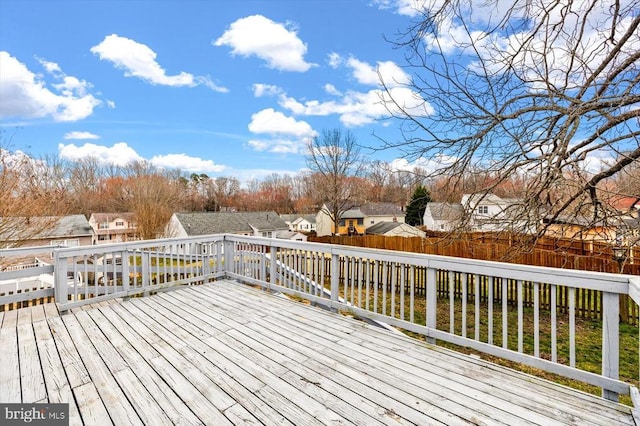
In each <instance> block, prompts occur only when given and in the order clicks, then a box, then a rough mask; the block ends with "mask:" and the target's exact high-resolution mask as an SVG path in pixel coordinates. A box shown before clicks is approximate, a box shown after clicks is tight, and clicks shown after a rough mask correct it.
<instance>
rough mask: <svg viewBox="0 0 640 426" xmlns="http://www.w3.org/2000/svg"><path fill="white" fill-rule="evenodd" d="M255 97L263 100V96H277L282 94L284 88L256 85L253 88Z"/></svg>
mask: <svg viewBox="0 0 640 426" xmlns="http://www.w3.org/2000/svg"><path fill="white" fill-rule="evenodd" d="M252 89H253V96H255V97H256V98H261V97H263V96H275V95H279V94H281V93H282V88H280V87H278V86H274V85H271V84H262V83H256V84H254V85H253V86H252Z"/></svg>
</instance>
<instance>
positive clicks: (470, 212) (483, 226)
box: [461, 193, 537, 233]
mask: <svg viewBox="0 0 640 426" xmlns="http://www.w3.org/2000/svg"><path fill="white" fill-rule="evenodd" d="M461 204H462V207H463V209H464V214H465V219H467V220H468V226H469V228H470V230H471V231H473V232H501V231H513V232H519V233H534V232H536V231H537V229H536V228H537V226H536V224H535V221H534V220H532V221H529V220H527V218H526V217H524V214H526V213H527V212H526V211H525V209H524V203H523V200H521V199H516V198H500V197H498V196H497V195H495V194H491V193H488V194H485V193H476V194H464V195H463V196H462V200H461Z"/></svg>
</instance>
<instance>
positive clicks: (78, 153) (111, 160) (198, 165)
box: [58, 132, 226, 173]
mask: <svg viewBox="0 0 640 426" xmlns="http://www.w3.org/2000/svg"><path fill="white" fill-rule="evenodd" d="M72 133H74V132H72ZM75 133H84V132H75ZM58 151H59V155H60V157H61V158H64V159H67V160H71V161H78V160H82V159H84V158H94V159H96V160H97V161H98V162H99V163H100V164H103V165H112V166H119V167H124V166H127V165H129V164H131V163H134V162H138V161H148V162H149V163H151V164H152V165H154V166H156V167H159V168H164V169H179V170H182V171H188V172H202V173H205V172H207V173H216V172H221V171H224V170H226V167H225V166H223V165H220V164H215V163H214V162H213V161H211V160H204V159H201V158H198V157H190V156H188V155H186V154H166V155H156V156H154V157H152V158H151V159H145V158H143V157H141V156H140V155H139V154H138V153H137V152H136V150H135V149H133V148H132V147H130V146H129V145H128V144H127V143H126V142H118V143H116V144H113V146H105V145H96V144H93V143H85V144H84V145H82V146H80V145H75V144H68V145H65V144H58Z"/></svg>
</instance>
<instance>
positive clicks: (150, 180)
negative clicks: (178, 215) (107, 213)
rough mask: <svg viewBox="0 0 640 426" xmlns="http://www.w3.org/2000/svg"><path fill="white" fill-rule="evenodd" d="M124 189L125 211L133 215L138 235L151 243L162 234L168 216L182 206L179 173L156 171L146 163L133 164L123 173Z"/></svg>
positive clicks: (182, 198) (181, 186)
mask: <svg viewBox="0 0 640 426" xmlns="http://www.w3.org/2000/svg"><path fill="white" fill-rule="evenodd" d="M125 173H127V174H128V176H127V178H126V179H125V182H124V185H123V191H124V194H125V197H124V199H123V202H124V203H125V206H126V210H127V211H130V212H132V213H133V214H134V215H135V218H136V222H137V234H138V236H139V237H140V238H141V239H144V240H147V239H154V238H157V236H158V235H159V234H161V233H162V232H164V230H165V227H166V225H167V223H168V222H169V219H170V218H171V215H172V214H173V213H174V212H176V211H180V210H181V209H182V207H183V205H184V190H183V188H184V186H183V183H182V182H181V181H180V175H179V172H175V173H171V172H166V171H165V172H162V171H158V170H155V169H154V168H153V167H152V166H151V165H149V164H148V163H134V164H132V165H131V166H129V167H127V168H126V169H125Z"/></svg>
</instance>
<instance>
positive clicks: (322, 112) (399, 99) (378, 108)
mask: <svg viewBox="0 0 640 426" xmlns="http://www.w3.org/2000/svg"><path fill="white" fill-rule="evenodd" d="M389 93H390V94H391V96H389ZM389 93H387V92H385V91H383V90H379V89H374V90H370V91H368V92H355V91H349V92H347V93H345V95H344V96H342V97H341V98H340V99H338V100H332V101H327V102H319V101H316V100H312V101H307V102H304V103H301V102H299V101H297V100H296V99H294V98H291V97H287V96H281V97H280V106H282V107H283V108H285V109H288V110H289V111H291V112H292V113H293V114H295V115H303V116H304V115H310V116H327V115H331V114H338V115H339V116H340V121H341V122H342V124H344V125H345V126H348V127H356V126H362V125H365V124H369V123H372V122H374V121H376V120H378V119H382V118H385V117H388V116H389V110H391V111H394V112H397V111H398V108H400V107H401V108H403V109H404V110H405V111H409V112H410V113H411V114H412V115H415V116H427V115H432V114H433V113H434V111H435V110H434V108H433V107H432V106H431V105H430V104H429V103H428V102H427V101H425V100H424V99H423V98H422V97H421V96H420V95H419V94H418V93H415V92H413V91H411V90H410V89H409V88H405V87H395V88H392V89H389ZM392 99H393V101H392Z"/></svg>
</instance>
